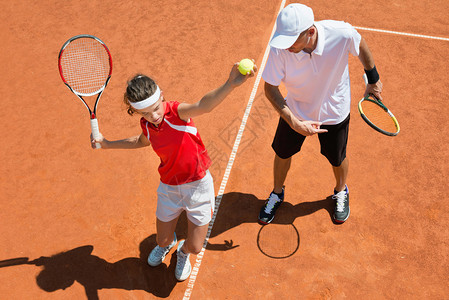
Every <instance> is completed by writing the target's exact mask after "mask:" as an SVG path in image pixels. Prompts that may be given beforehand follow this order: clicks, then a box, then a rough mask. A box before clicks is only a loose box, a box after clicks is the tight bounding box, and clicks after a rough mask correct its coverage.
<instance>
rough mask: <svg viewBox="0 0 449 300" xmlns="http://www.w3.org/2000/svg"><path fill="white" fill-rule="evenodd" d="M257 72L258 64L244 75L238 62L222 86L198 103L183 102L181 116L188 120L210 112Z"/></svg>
mask: <svg viewBox="0 0 449 300" xmlns="http://www.w3.org/2000/svg"><path fill="white" fill-rule="evenodd" d="M255 72H257V66H256V65H254V69H253V70H252V71H251V72H250V73H249V74H248V75H242V74H241V73H240V71H239V70H238V63H236V64H234V66H233V67H232V69H231V73H230V74H229V78H228V79H227V80H226V82H225V83H224V84H223V85H221V86H220V87H218V88H216V89H214V90H212V91H210V92H209V93H207V94H206V95H204V96H203V98H201V100H200V101H198V102H196V103H192V104H189V103H181V104H179V106H178V114H179V117H180V118H181V119H182V120H184V121H187V120H188V119H190V118H193V117H196V116H199V115H202V114H205V113H209V112H211V111H212V110H213V109H214V108H215V107H217V106H218V105H219V104H220V103H221V102H222V101H223V100H224V99H225V98H226V97H227V96H228V95H229V94H230V93H231V92H232V91H233V90H234V89H235V88H236V87H238V86H240V85H241V84H243V83H244V82H245V81H246V80H247V79H248V78H249V77H253V76H254V74H255Z"/></svg>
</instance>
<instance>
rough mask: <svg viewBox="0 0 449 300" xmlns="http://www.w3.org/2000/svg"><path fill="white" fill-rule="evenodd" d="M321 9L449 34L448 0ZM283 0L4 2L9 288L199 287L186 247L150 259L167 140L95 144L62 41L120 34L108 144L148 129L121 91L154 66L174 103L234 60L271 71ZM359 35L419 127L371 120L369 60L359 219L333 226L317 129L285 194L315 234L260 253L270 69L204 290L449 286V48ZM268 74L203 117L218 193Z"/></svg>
mask: <svg viewBox="0 0 449 300" xmlns="http://www.w3.org/2000/svg"><path fill="white" fill-rule="evenodd" d="M303 3H305V4H308V5H310V6H311V7H312V8H313V9H314V11H315V16H316V19H317V20H321V19H335V20H344V21H347V22H349V23H351V24H352V25H354V26H360V27H370V28H380V29H387V30H393V31H400V32H409V33H414V34H423V35H432V36H440V37H446V38H448V37H449V23H448V18H447V16H448V13H449V2H448V1H446V0H435V1H431V2H426V1H418V0H407V1H405V0H392V1H391V0H388V1H387V0H375V1H374V0H367V1H363V4H362V3H361V2H360V1H356V0H343V1H339V2H338V3H337V2H335V3H333V4H330V2H329V1H324V0H315V1H304V2H303ZM287 4H288V3H287ZM280 5H281V2H280V1H271V0H270V1H268V0H249V1H238V0H227V1H206V0H198V1H174V0H169V1H87V0H79V1H59V2H56V1H48V0H44V1H24V0H19V1H6V2H4V3H3V5H2V9H1V11H0V24H1V28H2V30H1V31H0V37H1V41H2V43H1V46H0V66H1V70H2V71H1V72H0V79H1V80H0V82H1V85H0V89H1V95H2V98H3V101H2V106H1V110H2V113H1V116H2V117H1V121H0V122H1V127H0V130H1V136H2V143H1V146H0V147H1V148H0V149H1V155H0V159H1V162H0V174H1V180H0V191H1V192H0V197H1V198H0V201H1V202H0V203H1V209H0V228H1V230H0V245H1V246H0V282H1V284H0V299H158V298H169V299H182V298H183V297H184V294H185V292H186V289H187V288H188V285H189V281H188V280H187V281H185V282H181V283H178V282H176V280H175V278H174V267H175V262H176V259H175V258H176V256H173V253H174V251H172V252H171V253H170V254H169V255H168V256H167V258H166V259H165V261H164V263H163V264H162V265H160V266H159V267H156V268H151V267H149V266H148V265H147V264H146V262H145V260H146V257H147V256H148V254H149V252H150V250H151V249H152V248H153V247H154V246H155V244H156V242H155V236H156V227H155V210H156V188H157V185H158V182H159V176H158V173H157V166H158V164H159V159H158V158H157V156H156V155H155V154H154V153H153V152H152V150H151V148H145V149H139V150H133V151H126V150H115V151H112V150H111V151H102V150H95V151H94V150H92V149H91V148H90V142H89V134H90V125H89V120H88V114H87V112H86V110H85V108H84V106H83V105H82V104H81V102H80V101H79V100H78V99H76V97H75V96H74V95H73V94H71V93H70V92H69V90H68V89H67V88H66V87H65V86H64V85H63V83H62V81H61V79H60V77H59V74H58V69H57V56H58V52H59V49H60V47H61V45H62V44H63V43H64V42H65V41H66V40H67V39H68V38H70V37H71V36H74V35H77V34H82V33H88V34H93V35H96V36H98V37H99V38H101V39H102V40H103V41H104V42H105V43H106V44H107V45H108V47H109V49H110V50H111V52H112V56H113V62H114V70H113V75H112V80H111V82H110V84H109V86H108V87H107V89H106V91H105V92H104V94H103V97H102V99H101V101H100V104H99V110H98V118H99V126H100V131H101V132H102V133H103V134H104V135H105V137H106V138H108V139H120V138H125V137H128V136H132V135H136V134H139V132H140V129H139V124H138V117H130V116H128V115H127V114H126V112H125V110H124V107H123V105H122V103H121V99H122V94H123V92H124V87H125V83H126V80H127V79H129V78H130V77H131V76H133V75H134V74H135V73H138V72H141V73H145V74H147V75H150V76H152V77H154V78H155V79H156V80H157V81H158V83H159V85H160V86H161V88H162V89H163V90H164V95H165V98H166V99H168V100H178V101H186V102H193V101H197V100H199V99H200V98H201V96H203V95H204V94H205V93H206V92H208V91H209V90H211V89H213V88H216V87H218V86H219V85H220V84H222V83H223V82H224V81H225V80H226V78H227V76H228V73H229V70H230V68H231V66H232V64H233V63H235V62H238V61H239V60H241V59H242V58H246V57H249V58H254V59H255V60H256V63H257V64H258V65H259V66H260V64H261V62H262V58H263V54H264V52H265V49H266V46H267V43H268V41H269V37H270V34H271V30H272V28H273V25H274V22H275V18H276V15H277V13H278V10H279V8H280ZM359 32H360V33H361V34H362V36H363V37H364V38H365V39H366V40H367V42H368V45H369V46H370V48H371V50H372V52H373V54H374V57H375V61H376V65H377V67H378V70H379V72H380V76H381V80H382V82H383V84H384V93H383V96H384V99H385V101H384V102H385V103H386V104H387V105H389V107H390V108H391V110H392V111H393V112H394V113H395V114H396V116H397V118H398V119H399V122H400V124H401V133H400V134H399V135H398V136H397V137H394V138H391V137H386V136H383V135H380V134H378V133H376V132H375V131H373V130H372V129H371V128H370V127H368V126H367V125H366V124H365V123H364V122H363V121H362V119H361V118H360V116H359V115H358V112H357V108H356V105H357V102H358V100H359V99H360V98H361V97H362V95H363V91H364V83H363V79H362V74H363V69H362V67H361V64H360V63H359V62H358V59H357V58H354V57H351V58H350V73H351V79H352V100H353V102H352V117H351V126H350V136H349V144H348V158H349V162H350V174H349V178H348V186H349V190H350V195H351V198H350V201H351V216H350V218H349V219H348V221H347V222H346V223H344V224H343V225H335V224H334V223H333V222H332V219H331V214H332V209H333V204H332V200H331V199H330V195H331V193H332V189H333V187H334V179H333V175H332V170H331V168H330V166H329V165H328V163H327V161H326V160H325V158H324V157H322V156H321V155H320V154H319V144H318V139H317V138H316V137H311V138H309V139H308V140H307V142H306V144H305V145H304V148H303V152H302V153H301V154H300V155H298V156H295V158H294V160H293V163H292V167H291V170H290V173H289V176H288V178H287V181H286V183H285V184H286V198H285V203H284V204H283V206H281V208H280V210H279V211H278V214H277V216H276V218H275V221H274V223H275V225H276V226H278V227H279V225H284V226H294V227H295V228H296V229H297V231H298V233H299V236H300V239H299V240H300V244H299V248H298V249H297V251H296V252H294V253H293V255H291V256H289V257H288V258H284V259H275V258H271V257H269V256H267V255H265V254H264V253H263V251H262V250H263V249H260V246H259V244H258V241H257V238H258V234H259V232H260V229H261V226H260V225H259V224H258V223H257V215H258V212H259V210H260V208H261V206H262V205H263V203H264V199H265V198H266V197H267V196H268V194H269V192H270V191H271V188H272V175H271V174H272V160H273V152H272V150H271V147H270V144H271V141H272V137H273V135H274V131H275V128H276V124H277V120H278V116H277V114H276V113H275V111H274V109H273V108H272V107H271V105H270V104H269V102H268V100H267V99H266V98H265V97H264V95H263V92H262V90H263V89H262V88H261V87H262V84H263V81H261V85H260V86H259V88H258V90H257V94H256V96H255V99H254V103H253V107H252V110H251V114H250V116H249V120H248V123H247V124H246V128H245V131H244V134H243V138H242V141H241V144H240V147H239V151H238V153H237V157H236V160H235V162H234V166H233V169H232V172H231V175H230V177H229V181H228V184H227V186H226V190H225V192H224V196H223V199H222V202H221V205H220V208H219V211H218V213H217V218H216V220H215V224H214V227H213V230H212V234H211V238H210V244H209V245H208V247H207V249H206V251H205V254H204V256H203V258H202V264H201V267H200V269H199V272H198V275H197V277H196V281H195V282H194V286H193V289H192V293H191V295H190V298H191V299H200V300H202V299H267V298H271V299H342V298H348V299H443V298H446V297H447V295H448V294H449V281H448V278H449V268H448V266H449V244H448V241H449V221H448V220H449V214H448V209H447V206H448V204H447V203H448V195H449V188H448V179H447V177H448V175H449V174H448V166H449V151H448V149H447V146H448V142H449V140H448V135H449V129H448V128H449V126H448V125H449V124H448V122H449V121H448V118H447V111H448V102H447V90H448V82H447V74H448V73H449V67H448V61H449V57H448V54H449V42H448V41H443V40H431V39H425V38H419V37H410V36H400V35H393V34H386V33H378V32H371V31H363V30H360V31H359ZM255 81H256V80H255V78H252V79H251V80H249V81H248V82H247V83H246V84H245V85H244V86H242V87H239V88H237V89H236V90H235V91H234V92H233V94H232V95H231V96H229V97H228V98H227V99H226V100H225V102H224V103H223V104H222V105H221V106H219V107H218V108H217V109H215V110H214V111H213V112H212V113H210V114H208V115H204V116H201V117H198V118H197V119H196V120H195V122H196V124H197V127H198V128H199V130H200V133H201V135H202V137H203V140H204V142H205V144H206V147H207V148H208V150H209V153H210V156H211V158H212V159H213V166H212V167H211V173H212V175H213V177H214V179H215V188H216V192H218V189H219V186H220V183H221V181H222V178H223V174H224V171H225V168H226V164H227V162H228V159H229V155H230V153H231V148H232V145H233V144H234V140H235V136H236V134H237V130H238V128H239V126H240V123H241V120H242V116H243V112H244V110H245V107H246V105H247V103H248V99H249V97H250V93H251V90H252V88H253V85H254V82H255ZM185 224H186V221H185V216H184V215H183V217H182V218H181V220H180V222H179V226H178V229H177V233H178V235H179V236H180V238H185V236H186V230H185ZM269 226H270V225H269ZM265 238H267V239H270V238H271V240H272V243H279V245H280V246H279V247H280V248H282V247H283V246H282V245H283V244H282V243H281V241H282V240H283V239H287V238H290V239H291V238H292V236H291V233H289V234H286V235H285V236H283V235H282V234H277V235H275V236H274V234H271V236H270V235H267V236H266V237H265ZM264 242H265V245H266V242H267V241H264ZM283 242H285V241H283ZM287 244H288V243H287ZM286 247H287V246H286ZM293 249H294V247H293ZM280 250H282V249H280ZM195 258H196V257H195V256H192V257H191V261H192V264H193V263H194V262H195ZM27 259H28V260H29V262H28V263H26V261H27Z"/></svg>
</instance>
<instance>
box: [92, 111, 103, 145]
mask: <svg viewBox="0 0 449 300" xmlns="http://www.w3.org/2000/svg"><path fill="white" fill-rule="evenodd" d="M90 127H91V128H92V136H93V138H94V139H95V140H96V139H99V138H100V130H99V129H98V120H97V118H93V119H90ZM95 147H96V148H97V149H99V148H101V145H100V144H99V143H95Z"/></svg>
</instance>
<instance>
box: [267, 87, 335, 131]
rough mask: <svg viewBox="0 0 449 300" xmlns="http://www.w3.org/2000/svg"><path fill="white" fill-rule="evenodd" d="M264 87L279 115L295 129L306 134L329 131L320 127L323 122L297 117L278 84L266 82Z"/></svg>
mask: <svg viewBox="0 0 449 300" xmlns="http://www.w3.org/2000/svg"><path fill="white" fill-rule="evenodd" d="M264 88H265V96H266V97H267V98H268V100H269V101H270V103H271V105H273V107H274V109H276V111H277V112H278V113H279V115H280V116H281V117H282V118H283V119H284V120H285V122H287V124H288V125H290V127H291V128H292V129H293V130H295V131H296V132H298V133H300V134H302V135H304V136H309V135H313V134H315V133H323V132H327V130H326V129H321V128H320V126H321V122H317V121H302V120H299V119H298V118H296V117H295V116H294V115H293V113H292V111H291V110H290V108H289V107H288V105H287V103H286V102H285V100H284V97H283V96H282V94H281V91H280V90H279V87H278V86H274V85H271V84H269V83H266V82H265V86H264Z"/></svg>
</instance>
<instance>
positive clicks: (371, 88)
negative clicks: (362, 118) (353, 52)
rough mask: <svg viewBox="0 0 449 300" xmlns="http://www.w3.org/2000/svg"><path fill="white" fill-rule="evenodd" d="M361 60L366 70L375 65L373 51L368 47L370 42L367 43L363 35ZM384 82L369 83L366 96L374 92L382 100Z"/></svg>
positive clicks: (360, 51)
mask: <svg viewBox="0 0 449 300" xmlns="http://www.w3.org/2000/svg"><path fill="white" fill-rule="evenodd" d="M359 60H360V62H361V63H362V65H363V68H364V69H365V70H368V71H369V70H372V69H373V68H374V67H375V65H374V58H373V55H372V54H371V51H370V49H369V47H368V44H367V43H366V41H365V39H364V38H363V37H362V40H361V41H360V48H359ZM382 87H383V86H382V82H381V81H380V80H378V81H377V82H375V83H372V84H367V85H366V90H365V96H368V95H369V94H373V95H374V96H376V97H377V98H379V99H380V100H382V96H381V93H382Z"/></svg>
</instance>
